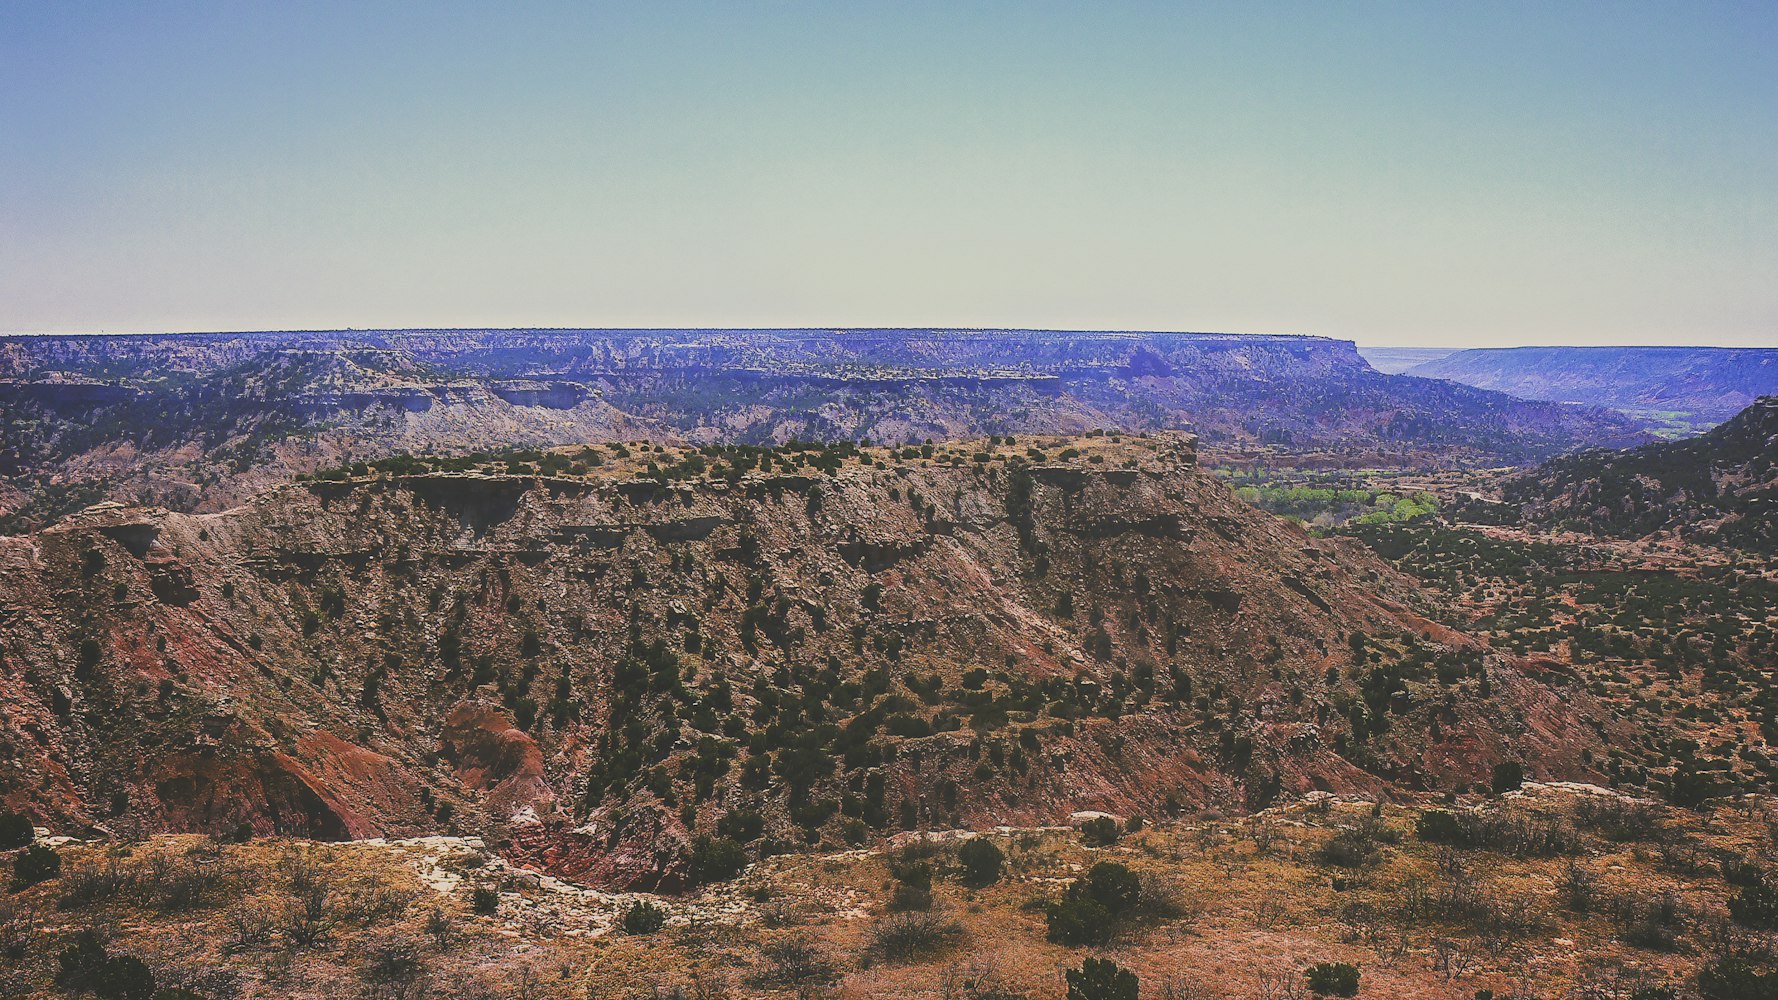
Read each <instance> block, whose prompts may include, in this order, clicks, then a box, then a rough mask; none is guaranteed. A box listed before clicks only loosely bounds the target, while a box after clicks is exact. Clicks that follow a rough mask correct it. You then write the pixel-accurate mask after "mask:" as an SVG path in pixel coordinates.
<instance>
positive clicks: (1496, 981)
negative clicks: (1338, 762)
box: [0, 784, 1778, 1000]
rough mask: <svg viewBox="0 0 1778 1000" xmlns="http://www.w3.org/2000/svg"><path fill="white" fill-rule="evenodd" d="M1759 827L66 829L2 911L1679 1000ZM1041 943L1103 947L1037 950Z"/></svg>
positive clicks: (104, 938)
mask: <svg viewBox="0 0 1778 1000" xmlns="http://www.w3.org/2000/svg"><path fill="white" fill-rule="evenodd" d="M1428 817H1431V818H1430V819H1429V818H1428ZM1774 818H1778V803H1775V802H1773V801H1772V800H1771V799H1769V798H1765V797H1754V796H1744V797H1742V798H1740V799H1737V800H1732V801H1730V800H1719V801H1718V802H1717V803H1715V804H1714V807H1713V808H1710V809H1708V810H1705V811H1701V812H1692V811H1687V810H1676V809H1671V808H1668V807H1665V806H1660V805H1656V804H1653V803H1651V802H1647V801H1644V800H1638V799H1632V798H1628V797H1625V796H1622V795H1619V794H1617V793H1613V792H1608V791H1606V790H1603V789H1598V788H1593V787H1591V786H1570V785H1542V784H1527V785H1526V786H1525V787H1524V789H1523V790H1521V791H1516V792H1508V793H1506V794H1505V795H1501V796H1489V797H1476V796H1466V797H1464V799H1463V800H1461V801H1454V802H1449V803H1446V804H1443V805H1442V806H1430V807H1427V808H1413V807H1407V806H1402V805H1392V804H1383V805H1376V804H1373V803H1371V802H1366V801H1359V800H1356V799H1352V798H1335V797H1332V796H1327V795H1316V796H1312V797H1310V798H1309V799H1307V800H1304V801H1299V802H1295V803H1292V804H1290V805H1286V806H1281V807H1277V808H1274V809H1271V810H1267V811H1265V812H1263V813H1261V814H1258V815H1255V816H1252V817H1246V818H1242V819H1225V818H1221V817H1218V816H1215V815H1208V814H1207V815H1200V816H1198V817H1195V818H1193V819H1191V820H1189V821H1181V822H1178V823H1173V824H1167V825H1163V826H1158V827H1149V828H1147V829H1142V830H1139V831H1133V832H1127V833H1124V834H1123V835H1121V836H1120V837H1119V838H1118V839H1117V840H1116V842H1115V843H1113V844H1109V845H1104V846H1098V847H1088V846H1086V845H1085V844H1084V843H1083V836H1082V834H1081V833H1080V832H1078V831H1075V830H1069V829H1054V828H1051V829H1020V830H1011V829H1003V830H998V831H994V832H991V833H985V834H980V835H974V836H980V837H983V838H986V839H988V840H990V841H991V842H992V843H994V844H995V845H996V846H997V847H998V848H999V850H1000V852H1001V853H1002V854H1003V856H1004V864H1003V867H1002V870H1001V871H1000V873H999V878H998V879H996V880H995V881H993V882H992V883H990V884H976V885H974V886H971V885H969V884H966V883H967V882H968V872H967V871H966V869H965V868H963V867H962V866H961V865H960V864H959V861H958V857H959V855H958V845H959V844H961V843H962V842H964V841H965V840H966V839H968V838H970V837H972V835H970V834H967V833H961V832H954V833H948V834H933V835H930V836H922V835H920V834H904V835H902V838H900V839H901V842H900V843H892V844H890V845H886V846H884V847H882V848H879V849H868V850H854V851H846V852H842V853H837V854H806V855H784V856H779V857H774V858H769V859H767V860H764V861H761V862H758V863H756V864H754V865H753V866H751V867H750V868H748V869H747V870H746V871H745V872H743V873H742V874H741V875H740V876H739V877H738V878H736V879H734V880H733V881H729V882H722V883H717V884H715V885H711V886H707V887H705V888H704V889H702V890H699V891H697V892H694V893H689V894H685V895H682V896H664V897H662V896H649V895H639V894H621V893H604V892H598V891H594V890H591V889H586V888H582V887H579V886H576V885H573V884H571V883H567V882H563V881H560V880H557V879H553V878H549V877H547V876H540V875H538V874H536V873H533V872H530V871H526V870H523V869H520V868H515V867H512V866H510V865H508V864H507V863H506V862H505V861H504V860H502V859H501V858H500V857H499V855H498V854H497V853H496V852H493V851H491V850H489V849H487V848H486V847H485V846H484V845H483V844H482V843H481V842H480V841H478V840H475V839H473V838H444V837H433V838H423V839H419V840H410V841H382V840H372V841H357V842H347V843H336V844H321V843H312V842H301V841H291V840H271V839H268V840H255V841H251V842H248V843H242V844H224V843H219V842H216V841H214V840H209V839H204V838H196V837H160V838H154V839H151V840H148V841H144V842H139V843H130V844H122V843H100V842H93V843H81V842H72V841H58V842H56V844H57V846H55V847H54V850H55V851H56V853H57V854H58V856H59V857H60V858H61V861H62V865H61V870H60V872H59V875H57V877H54V878H51V879H47V880H45V881H43V882H41V883H39V884H36V885H33V886H30V887H27V888H23V889H19V890H18V891H15V892H14V893H13V894H12V895H11V896H10V897H7V898H6V899H5V901H4V902H0V948H4V949H5V952H6V954H7V955H8V956H9V959H10V961H9V963H8V964H7V965H6V967H5V971H4V973H3V974H0V995H5V996H41V997H48V996H63V995H66V990H65V989H64V987H63V986H58V985H57V984H56V980H57V977H58V974H59V975H60V978H61V981H62V983H63V984H65V985H66V984H73V985H79V983H78V982H76V980H78V977H79V976H80V975H82V973H81V972H80V971H79V970H80V968H81V966H80V964H79V963H80V962H81V961H82V959H81V957H80V956H81V954H82V953H81V952H80V942H81V940H82V935H87V936H88V944H87V946H86V947H87V948H88V949H89V950H88V952H87V953H86V954H87V959H86V960H87V961H88V964H89V965H90V958H91V951H90V949H91V947H92V940H94V939H96V940H98V941H101V942H103V943H102V948H103V949H104V951H103V954H104V955H105V956H107V958H106V960H107V961H115V960H116V959H118V958H119V957H123V956H134V957H136V958H139V959H141V960H142V962H143V963H145V965H146V967H147V969H148V970H150V973H151V974H152V975H153V976H154V977H155V978H156V980H157V981H158V983H159V984H160V986H161V987H162V988H163V990H164V989H165V988H167V987H180V988H184V989H188V990H190V991H191V993H190V994H186V993H173V994H166V995H168V996H169V997H171V998H180V1000H184V998H187V997H189V996H193V995H195V996H199V997H205V998H210V1000H221V998H232V997H242V998H250V997H274V996H275V997H281V998H310V997H316V998H321V997H344V996H368V997H388V998H402V1000H414V998H419V997H422V996H436V997H482V996H505V997H524V998H543V997H552V998H553V997H562V998H567V997H574V998H580V997H586V998H605V997H613V998H632V997H680V996H684V997H704V998H714V997H755V996H758V997H766V996H798V997H804V996H833V997H913V996H927V997H945V998H972V997H973V998H978V1000H986V998H990V997H992V998H1011V997H1017V996H1027V997H1056V996H1062V995H1064V994H1065V993H1066V991H1067V986H1066V982H1065V979H1064V972H1065V970H1069V969H1074V968H1078V967H1080V966H1081V964H1082V962H1083V960H1084V959H1086V958H1088V957H1090V956H1097V957H1101V958H1109V959H1111V960H1112V961H1114V962H1116V963H1117V964H1118V965H1119V966H1122V967H1124V968H1127V969H1128V970H1130V971H1132V972H1134V973H1135V974H1136V975H1137V976H1138V977H1139V978H1140V981H1141V995H1142V996H1143V997H1160V998H1167V1000H1209V998H1224V997H1228V998H1247V997H1254V998H1265V1000H1282V998H1288V997H1300V996H1305V995H1307V994H1306V983H1307V979H1306V977H1305V972H1306V970H1308V969H1309V968H1310V967H1311V966H1314V965H1316V964H1317V963H1324V962H1336V963H1347V964H1350V965H1351V966H1353V967H1355V968H1356V969H1357V970H1358V972H1359V975H1360V982H1359V990H1358V995H1359V996H1371V997H1429V998H1434V997H1435V998H1441V1000H1442V998H1450V1000H1456V998H1463V1000H1469V998H1473V997H1480V996H1493V997H1526V998H1530V997H1537V998H1554V997H1588V998H1610V997H1622V998H1632V997H1633V998H1636V1000H1654V998H1660V997H1675V996H1688V995H1694V994H1692V993H1691V992H1690V991H1691V990H1692V989H1693V987H1694V984H1696V983H1697V982H1698V981H1699V980H1698V976H1699V972H1700V970H1710V969H1717V970H1719V971H1720V969H1722V968H1723V967H1724V966H1723V965H1722V962H1723V960H1724V958H1725V957H1726V956H1730V955H1736V954H1739V955H1744V956H1749V957H1750V959H1751V960H1752V961H1753V962H1754V964H1755V967H1756V968H1763V967H1764V966H1763V965H1762V964H1761V963H1765V962H1768V961H1769V959H1770V955H1771V951H1770V944H1769V940H1768V934H1767V931H1766V930H1764V929H1762V925H1763V926H1764V927H1770V926H1771V925H1772V923H1773V922H1774V918H1778V912H1768V909H1762V908H1761V907H1762V906H1765V905H1767V904H1769V903H1770V902H1771V901H1770V900H1769V899H1767V898H1766V896H1767V895H1769V894H1770V892H1769V890H1764V889H1762V888H1760V887H1761V886H1764V885H1765V883H1764V881H1763V879H1764V878H1765V870H1766V866H1767V865H1769V864H1770V863H1771V862H1772V861H1773V860H1774V854H1775V852H1774V848H1773V825H1772V824H1773V821H1774ZM1128 825H1133V824H1128ZM12 855H13V858H14V859H15V860H14V862H13V864H14V865H15V866H16V865H19V864H21V863H20V862H18V861H17V859H18V857H19V856H20V852H16V851H15V852H12ZM1108 864H1109V865H1110V866H1113V868H1111V869H1108V868H1106V867H1105V866H1106V865H1108ZM1114 869H1122V870H1127V871H1126V872H1123V873H1121V874H1120V871H1118V870H1114ZM1114 876H1115V877H1114ZM1120 878H1121V879H1123V880H1124V881H1123V882H1120V881H1119V879H1120ZM976 881H977V882H978V883H980V882H981V881H982V880H981V879H977V880H976ZM1077 881H1078V884H1077ZM1126 883H1127V884H1126ZM1114 884H1116V885H1124V888H1123V889H1121V890H1117V891H1113V892H1111V893H1110V895H1109V896H1107V895H1106V893H1105V892H1104V891H1102V890H1104V887H1105V886H1107V885H1114ZM1119 893H1122V895H1119ZM1088 897H1091V898H1095V899H1106V900H1109V899H1111V898H1113V897H1115V898H1117V899H1118V900H1119V902H1118V903H1117V904H1116V905H1113V906H1111V907H1110V908H1109V909H1107V910H1104V911H1100V919H1101V920H1102V921H1103V923H1102V926H1091V927H1088V928H1086V929H1085V930H1084V931H1083V930H1081V929H1080V928H1078V927H1076V928H1075V929H1074V930H1073V931H1072V932H1070V931H1069V929H1068V925H1067V922H1066V920H1065V919H1063V920H1061V921H1060V922H1059V921H1058V918H1057V916H1056V913H1057V912H1058V911H1059V910H1062V909H1065V907H1060V906H1058V903H1059V902H1060V901H1063V900H1067V899H1082V898H1088ZM1762 900H1763V901H1764V903H1762V902H1761V901H1762ZM657 916H664V921H660V920H655V919H651V918H654V917H657ZM656 923H660V924H661V926H658V927H656V926H655V924H656ZM1058 926H1060V927H1061V930H1060V933H1061V934H1062V935H1063V936H1067V935H1068V934H1069V933H1074V934H1082V933H1084V934H1086V935H1088V936H1097V935H1098V934H1100V932H1101V931H1103V932H1105V934H1106V936H1107V937H1108V938H1109V939H1108V940H1106V941H1104V942H1103V943H1102V944H1100V945H1098V946H1091V947H1078V946H1071V945H1069V944H1065V943H1057V942H1055V941H1052V940H1051V938H1052V937H1055V936H1056V935H1057V934H1058ZM626 928H627V929H626ZM70 969H73V970H74V971H72V972H70V971H68V970H70ZM1709 975H1710V973H1709V972H1708V971H1706V980H1705V981H1706V983H1709V982H1713V980H1709V979H1708V976H1709ZM95 983H97V984H98V985H94V984H95ZM88 986H89V988H91V989H93V990H95V991H99V990H102V989H103V988H105V987H104V986H103V985H102V983H100V982H99V980H91V981H90V982H89V983H88ZM1662 988H1667V989H1670V990H1672V991H1673V992H1660V990H1661V989H1662ZM1490 991H1491V992H1490ZM100 995H101V996H103V995H105V994H104V993H102V992H101V993H100ZM116 995H119V996H123V995H126V994H123V993H118V994H116ZM1087 995H1089V996H1100V995H1103V996H1108V997H1109V996H1113V995H1115V994H1112V993H1104V994H1097V993H1090V994H1087ZM1706 995H1712V994H1706ZM1714 995H1717V996H1727V995H1740V994H1721V993H1718V994H1714ZM1746 995H1748V996H1753V995H1755V994H1752V993H1749V994H1746ZM1761 995H1763V994H1761Z"/></svg>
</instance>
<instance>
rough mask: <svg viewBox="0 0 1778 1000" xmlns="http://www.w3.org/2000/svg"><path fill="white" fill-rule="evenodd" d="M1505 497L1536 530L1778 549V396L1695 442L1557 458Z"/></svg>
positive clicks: (1511, 485) (1513, 484) (1510, 487)
mask: <svg viewBox="0 0 1778 1000" xmlns="http://www.w3.org/2000/svg"><path fill="white" fill-rule="evenodd" d="M1502 493H1503V497H1504V499H1505V500H1506V501H1507V502H1508V503H1510V504H1514V505H1517V506H1518V507H1520V508H1521V509H1522V511H1523V513H1524V516H1525V517H1526V518H1527V519H1528V520H1529V521H1531V522H1533V523H1537V524H1543V525H1570V526H1575V527H1578V528H1581V529H1582V530H1586V531H1590V532H1596V533H1599V534H1604V535H1612V536H1617V537H1628V538H1639V537H1642V536H1645V535H1650V534H1653V533H1655V532H1672V533H1675V534H1677V535H1678V536H1680V537H1682V538H1684V539H1686V540H1687V541H1695V542H1701V543H1710V544H1719V545H1725V546H1730V547H1734V548H1741V549H1748V550H1752V551H1756V552H1766V553H1770V552H1773V551H1778V397H1766V398H1764V399H1761V400H1759V401H1758V402H1756V403H1754V404H1753V405H1752V406H1749V407H1748V408H1747V409H1745V410H1743V411H1741V412H1740V413H1739V414H1737V415H1736V416H1735V417H1734V418H1733V419H1731V420H1729V421H1728V422H1726V423H1724V424H1722V425H1721V426H1719V427H1716V428H1715V429H1713V430H1711V431H1709V432H1708V433H1706V434H1704V435H1702V436H1700V437H1697V438H1692V439H1689V440H1685V441H1672V442H1661V443H1658V444H1651V445H1646V446H1644V447H1641V448H1636V449H1633V450H1629V451H1615V452H1614V451H1587V452H1581V453H1579V454H1575V455H1568V456H1564V457H1562V458H1558V459H1555V460H1553V461H1551V462H1548V463H1546V464H1544V465H1542V466H1539V467H1538V468H1536V469H1534V470H1532V471H1530V472H1527V473H1525V474H1524V475H1523V476H1520V477H1518V478H1516V479H1512V480H1509V481H1508V482H1507V483H1505V484H1504V485H1503V487H1502Z"/></svg>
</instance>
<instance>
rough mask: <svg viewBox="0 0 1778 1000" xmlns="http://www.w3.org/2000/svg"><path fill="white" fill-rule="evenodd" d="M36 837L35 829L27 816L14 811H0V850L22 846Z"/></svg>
mask: <svg viewBox="0 0 1778 1000" xmlns="http://www.w3.org/2000/svg"><path fill="white" fill-rule="evenodd" d="M36 839H37V831H36V829H35V828H33V827H32V826H31V820H30V818H29V817H26V816H21V815H19V814H18V813H15V812H0V851H10V850H12V849H13V848H15V847H23V846H25V845H26V844H29V843H30V842H31V841H33V840H36Z"/></svg>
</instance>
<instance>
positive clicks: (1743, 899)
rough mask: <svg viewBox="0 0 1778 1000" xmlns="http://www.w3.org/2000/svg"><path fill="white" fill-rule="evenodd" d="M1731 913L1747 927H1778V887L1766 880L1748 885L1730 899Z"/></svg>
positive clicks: (1765, 928)
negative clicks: (1775, 887) (1774, 887)
mask: <svg viewBox="0 0 1778 1000" xmlns="http://www.w3.org/2000/svg"><path fill="white" fill-rule="evenodd" d="M1729 915H1730V916H1732V917H1734V918H1735V922H1736V923H1738V924H1742V925H1744V926H1747V927H1758V928H1761V929H1763V930H1773V929H1778V889H1773V888H1772V887H1771V886H1770V885H1769V884H1767V883H1765V882H1756V883H1754V884H1753V885H1750V886H1746V887H1745V888H1743V889H1742V890H1741V891H1740V892H1739V893H1736V894H1735V896H1734V897H1732V898H1731V899H1730V900H1729Z"/></svg>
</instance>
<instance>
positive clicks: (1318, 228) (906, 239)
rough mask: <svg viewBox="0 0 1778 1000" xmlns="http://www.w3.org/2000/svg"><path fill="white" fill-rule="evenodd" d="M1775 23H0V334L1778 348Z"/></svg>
mask: <svg viewBox="0 0 1778 1000" xmlns="http://www.w3.org/2000/svg"><path fill="white" fill-rule="evenodd" d="M1775 51H1778V4H1774V3H1770V2H1763V0H1761V2H1751V3H1713V2H1684V3H1682V2H1678V0H1674V2H1668V3H1645V2H1639V0H1610V2H1596V3H1595V2H1562V0H1539V2H1516V0H1490V2H1486V3H1457V2H1453V3H1436V4H1435V3H1424V2H1405V3H1376V2H1365V0H1353V2H1341V3H1327V2H1308V3H1266V2H1246V3H1229V4H1219V3H1208V2H1206V3H1176V2H1167V3H1159V2H1156V3H1145V2H1117V0H1099V2H1091V3H1088V2H1070V3H1049V2H1044V0H1021V2H1006V3H1001V2H992V0H949V2H942V3H926V2H921V0H894V2H883V3H864V2H808V3H804V2H798V0H770V2H749V0H726V2H721V3H681V2H675V0H648V2H642V3H590V2H578V3H562V4H548V3H525V2H515V3H511V4H484V3H473V4H469V3H465V4H453V3H445V2H428V3H406V2H401V3H397V2H383V0H352V2H344V3H331V2H305V0H288V2H277V3H257V2H252V0H230V2H216V3H183V2H177V0H167V2H158V3H142V4H119V3H103V2H83V3H66V2H62V0H47V2H41V3H38V2H30V0H0V330H3V331H12V332H101V331H105V332H124V331H162V330H242V329H318V328H345V327H359V328H364V327H435V326H472V327H479V326H498V327H514V326H655V327H674V326H737V327H740V326H750V327H761V326H814V327H829V326H832V327H846V326H957V327H1039V328H1056V329H1145V330H1218V331H1235V332H1252V333H1307V334H1319V335H1324V336H1331V337H1339V338H1342V339H1349V340H1356V341H1358V342H1359V343H1360V344H1367V345H1420V346H1447V347H1474V346H1506V345H1514V344H1634V343H1643V344H1647V343H1678V344H1723V345H1744V346H1778V58H1774V57H1773V52H1775Z"/></svg>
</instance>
